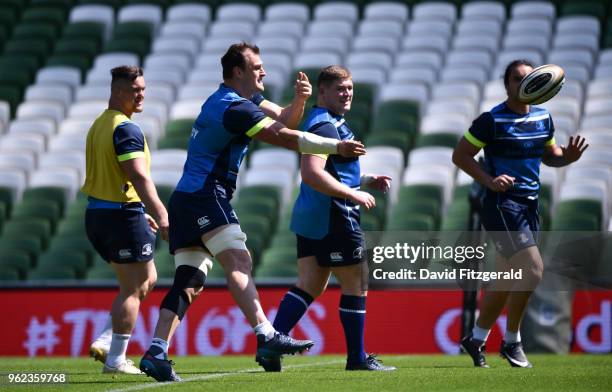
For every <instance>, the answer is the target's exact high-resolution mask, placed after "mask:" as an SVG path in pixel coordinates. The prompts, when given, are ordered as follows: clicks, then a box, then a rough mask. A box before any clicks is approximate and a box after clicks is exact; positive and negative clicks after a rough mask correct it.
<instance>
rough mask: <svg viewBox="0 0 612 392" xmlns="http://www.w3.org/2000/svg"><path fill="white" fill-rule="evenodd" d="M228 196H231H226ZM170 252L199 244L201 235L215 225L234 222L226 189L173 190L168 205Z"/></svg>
mask: <svg viewBox="0 0 612 392" xmlns="http://www.w3.org/2000/svg"><path fill="white" fill-rule="evenodd" d="M230 197H231V196H230ZM168 216H169V219H170V232H169V237H170V253H171V254H174V252H175V251H176V250H177V249H181V248H189V247H192V246H200V247H203V248H206V246H204V243H203V242H202V235H204V234H206V233H207V232H209V231H211V230H213V229H216V228H217V227H219V226H224V225H228V224H232V223H235V224H238V223H239V222H238V217H237V216H236V212H235V211H234V209H233V208H232V206H231V205H230V202H229V198H228V195H227V193H226V192H221V191H218V190H213V191H212V192H211V193H206V194H204V193H187V192H179V191H174V192H173V193H172V196H170V202H169V204H168Z"/></svg>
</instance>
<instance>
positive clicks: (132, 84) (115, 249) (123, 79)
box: [81, 66, 168, 374]
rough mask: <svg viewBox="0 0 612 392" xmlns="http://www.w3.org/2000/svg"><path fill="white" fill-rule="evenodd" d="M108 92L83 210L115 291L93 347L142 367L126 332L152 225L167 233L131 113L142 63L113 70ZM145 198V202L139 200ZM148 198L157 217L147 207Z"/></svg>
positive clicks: (139, 293)
mask: <svg viewBox="0 0 612 392" xmlns="http://www.w3.org/2000/svg"><path fill="white" fill-rule="evenodd" d="M111 74H112V82H111V96H110V100H109V102H108V109H106V110H105V111H104V112H103V113H102V114H101V115H100V116H99V117H98V118H97V119H96V120H95V121H94V123H93V125H92V126H91V128H90V130H89V133H88V134H87V150H86V178H85V184H84V185H83V187H82V189H81V190H82V191H83V193H85V194H87V195H88V196H89V197H88V200H89V202H88V205H87V211H86V213H85V227H86V230H87V236H88V238H89V240H90V241H91V243H92V244H93V246H94V248H95V249H96V251H97V252H98V253H99V254H100V256H101V257H102V258H103V259H104V260H106V261H107V262H108V263H110V265H111V267H112V268H113V269H114V270H115V273H116V274H117V280H118V281H119V294H118V295H117V297H116V299H115V301H114V303H113V306H112V310H111V318H112V322H111V323H107V325H108V324H111V325H112V338H111V341H110V347H109V342H108V340H109V338H110V337H111V336H110V335H111V334H110V331H107V332H106V333H103V334H102V335H101V336H100V337H99V338H98V339H96V341H95V342H94V343H93V344H92V346H91V348H90V354H91V355H92V356H94V357H95V358H96V359H98V360H100V361H103V362H104V363H105V364H104V368H103V372H104V373H127V374H141V373H140V371H139V370H138V369H137V368H136V367H135V366H134V365H133V362H132V361H130V360H128V359H126V357H125V353H126V350H127V345H128V341H129V339H130V334H131V333H132V330H133V329H134V325H135V323H136V318H137V317H138V309H139V308H140V303H141V301H142V300H144V298H145V297H146V296H147V294H148V293H149V292H151V290H152V289H153V286H154V285H155V281H156V280H157V271H156V270H155V264H154V262H153V249H154V247H155V232H156V231H157V230H160V231H161V235H162V238H163V239H165V240H167V239H168V214H167V212H166V209H165V208H164V205H163V204H162V202H161V200H160V199H159V197H158V196H157V191H156V190H155V185H154V184H153V182H152V181H151V178H150V175H149V165H150V160H151V158H150V155H149V148H148V147H147V141H146V138H145V136H144V133H143V132H142V130H141V129H140V127H139V126H138V124H136V123H135V122H133V121H131V120H130V118H131V116H132V114H134V113H139V112H141V111H142V108H143V101H144V96H145V93H144V91H145V80H144V77H143V73H142V69H141V68H140V67H136V66H121V67H117V68H114V69H113V70H112V71H111ZM143 203H144V204H143ZM145 206H146V207H147V209H148V210H149V211H150V212H151V214H152V215H153V217H154V218H152V217H151V216H149V215H148V214H146V213H145Z"/></svg>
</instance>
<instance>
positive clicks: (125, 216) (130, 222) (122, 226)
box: [85, 208, 155, 264]
mask: <svg viewBox="0 0 612 392" xmlns="http://www.w3.org/2000/svg"><path fill="white" fill-rule="evenodd" d="M85 230H86V231H87V237H88V238H89V241H91V243H92V245H93V247H94V248H95V249H96V252H98V253H99V254H100V256H102V258H103V259H104V260H106V261H107V262H110V261H112V262H115V263H119V264H128V263H136V262H141V261H150V260H152V259H153V251H154V249H155V233H154V232H153V230H152V229H151V227H150V226H149V222H148V221H147V219H146V217H145V214H144V213H143V212H142V211H134V210H124V209H107V208H99V209H90V208H88V209H87V211H86V212H85Z"/></svg>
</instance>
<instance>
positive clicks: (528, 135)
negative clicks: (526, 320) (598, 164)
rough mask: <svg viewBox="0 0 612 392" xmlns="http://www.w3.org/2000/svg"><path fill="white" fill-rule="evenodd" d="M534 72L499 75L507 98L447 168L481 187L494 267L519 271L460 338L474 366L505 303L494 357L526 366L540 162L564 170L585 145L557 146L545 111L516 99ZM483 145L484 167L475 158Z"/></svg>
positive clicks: (515, 66) (489, 295)
mask: <svg viewBox="0 0 612 392" xmlns="http://www.w3.org/2000/svg"><path fill="white" fill-rule="evenodd" d="M532 70H533V65H532V64H531V63H529V62H528V61H526V60H515V61H513V62H511V63H510V64H508V66H507V67H506V70H505V72H504V85H505V87H506V92H507V95H508V97H507V99H506V101H505V102H502V103H501V104H499V105H497V106H495V107H494V108H493V109H491V110H490V111H489V112H485V113H482V114H481V115H480V116H479V117H478V118H477V119H476V120H474V122H473V123H472V125H471V127H470V129H469V130H468V131H467V132H466V133H465V135H464V136H463V138H461V140H460V141H459V143H458V144H457V147H456V148H455V151H454V153H453V163H454V164H455V165H457V167H459V168H460V169H461V170H463V171H465V172H466V173H468V174H469V175H470V176H472V177H473V178H474V179H475V180H476V181H478V182H479V183H480V184H481V185H483V186H485V187H486V188H487V191H486V194H485V196H484V200H483V203H482V213H481V215H482V222H483V226H484V228H485V229H486V231H487V232H488V234H489V235H490V236H491V237H492V239H493V241H494V243H495V246H496V250H497V257H496V264H497V269H498V270H499V271H508V270H510V269H511V268H515V269H517V268H520V269H522V270H523V279H522V280H520V281H498V282H497V284H496V285H493V287H492V288H491V289H489V290H487V291H486V292H485V293H484V295H483V297H482V300H481V301H480V306H479V308H480V309H479V310H480V311H479V316H478V320H477V321H476V324H475V326H474V328H473V330H472V332H471V333H470V334H469V335H467V336H465V337H464V338H463V339H462V340H461V347H462V348H463V349H464V350H465V351H466V352H467V353H468V354H469V355H470V356H471V357H472V360H473V362H474V366H476V367H488V365H487V363H486V359H485V355H484V352H485V343H486V341H487V337H488V336H489V333H490V331H491V328H492V326H493V324H494V323H495V320H496V319H497V317H498V316H499V315H500V313H501V312H502V310H503V308H504V307H505V306H507V313H508V320H507V326H506V332H505V335H504V339H503V341H502V344H501V347H500V354H501V355H502V356H503V357H504V358H506V359H507V360H508V362H509V363H510V365H511V366H513V367H522V368H529V367H532V365H531V363H530V362H529V360H528V359H527V356H526V355H525V352H524V351H523V346H522V344H521V335H520V331H519V329H520V325H521V320H522V318H523V314H524V312H525V308H526V307H527V302H528V300H529V297H530V295H531V293H532V292H533V290H535V288H536V286H537V285H538V283H539V282H540V280H541V279H542V272H543V268H544V265H543V263H542V256H541V255H540V252H539V250H538V247H537V236H538V230H539V224H540V220H539V215H538V194H539V191H540V179H539V171H540V164H541V163H544V164H545V165H548V166H552V167H561V166H565V165H569V164H570V163H572V162H575V161H577V160H578V159H580V157H581V156H582V153H583V152H584V150H585V149H586V148H587V147H588V144H585V139H584V138H582V137H580V136H575V137H570V139H569V143H568V145H567V146H566V147H561V146H558V145H557V144H556V143H555V138H554V132H555V127H554V125H553V120H552V117H551V116H550V113H548V111H546V110H545V109H543V108H541V107H534V106H530V105H527V104H524V103H522V102H520V101H519V100H518V89H519V85H520V83H521V80H522V79H523V78H524V77H525V76H526V75H527V74H529V73H530V72H531V71H532ZM482 148H484V155H485V169H483V168H481V167H480V165H479V164H478V163H477V162H476V160H475V159H474V156H475V155H476V154H477V153H478V152H479V151H480V149H482Z"/></svg>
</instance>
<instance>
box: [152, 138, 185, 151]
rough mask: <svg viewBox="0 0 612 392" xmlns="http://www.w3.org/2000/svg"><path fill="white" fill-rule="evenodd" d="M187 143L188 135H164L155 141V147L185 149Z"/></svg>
mask: <svg viewBox="0 0 612 392" xmlns="http://www.w3.org/2000/svg"><path fill="white" fill-rule="evenodd" d="M188 145H189V136H166V137H163V138H161V139H159V140H158V141H157V148H158V149H160V150H163V149H165V148H180V149H182V150H186V149H187V146H188Z"/></svg>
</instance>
